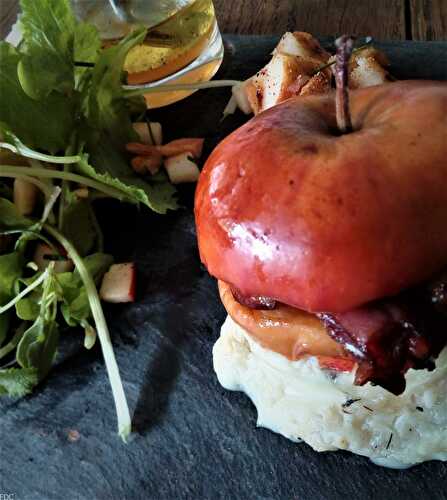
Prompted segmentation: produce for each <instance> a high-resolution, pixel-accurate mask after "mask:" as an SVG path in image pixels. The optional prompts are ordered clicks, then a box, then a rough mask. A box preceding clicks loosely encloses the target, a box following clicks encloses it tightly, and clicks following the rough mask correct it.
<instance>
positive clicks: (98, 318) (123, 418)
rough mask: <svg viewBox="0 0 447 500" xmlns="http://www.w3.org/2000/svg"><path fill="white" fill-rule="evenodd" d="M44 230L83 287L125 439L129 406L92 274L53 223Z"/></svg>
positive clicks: (128, 425)
mask: <svg viewBox="0 0 447 500" xmlns="http://www.w3.org/2000/svg"><path fill="white" fill-rule="evenodd" d="M43 228H44V230H45V231H46V232H47V233H48V234H49V235H51V236H52V237H53V238H54V239H55V240H56V241H57V242H58V243H60V245H62V247H63V248H64V249H65V251H66V252H67V254H68V256H69V257H70V259H71V260H72V261H73V263H74V265H75V267H76V269H77V271H78V273H79V275H80V277H81V279H82V282H83V285H84V287H85V289H86V292H87V295H88V299H89V303H90V309H91V312H92V316H93V319H94V321H95V326H96V331H97V333H98V337H99V341H100V343H101V348H102V352H103V355H104V361H105V364H106V369H107V373H108V375H109V379H110V384H111V387H112V393H113V398H114V401H115V407H116V413H117V417H118V432H119V435H120V436H121V437H122V439H123V440H124V441H126V440H127V437H128V436H129V434H130V432H131V418H130V412H129V407H128V405H127V400H126V395H125V393H124V388H123V383H122V380H121V376H120V373H119V369H118V364H117V362H116V358H115V354H114V352H113V346H112V342H111V340H110V334H109V329H108V327H107V323H106V320H105V317H104V312H103V310H102V306H101V301H100V299H99V295H98V291H97V289H96V286H95V282H94V281H93V278H92V276H91V275H90V273H89V272H88V270H87V268H86V266H85V264H84V261H83V259H82V257H81V256H80V255H79V254H78V252H77V251H76V249H75V247H74V246H73V244H72V243H71V242H70V241H68V240H67V239H66V238H65V237H64V235H63V234H61V233H60V232H59V231H58V230H57V229H55V228H54V227H53V226H50V225H48V224H45V225H44V226H43Z"/></svg>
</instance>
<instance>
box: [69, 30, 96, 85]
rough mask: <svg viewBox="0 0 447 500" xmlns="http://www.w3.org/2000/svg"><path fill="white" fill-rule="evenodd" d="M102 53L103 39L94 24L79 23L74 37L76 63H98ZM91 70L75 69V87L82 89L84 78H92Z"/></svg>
mask: <svg viewBox="0 0 447 500" xmlns="http://www.w3.org/2000/svg"><path fill="white" fill-rule="evenodd" d="M100 51H101V39H100V37H99V33H98V30H97V29H96V27H95V26H94V25H93V24H87V23H79V24H78V25H77V26H76V30H75V35H74V60H75V61H76V62H84V63H92V64H94V63H96V61H97V59H98V56H99V53H100ZM91 74H92V70H91V69H90V68H82V67H76V68H75V87H76V88H80V87H82V83H81V82H82V81H83V78H84V77H88V75H90V76H91Z"/></svg>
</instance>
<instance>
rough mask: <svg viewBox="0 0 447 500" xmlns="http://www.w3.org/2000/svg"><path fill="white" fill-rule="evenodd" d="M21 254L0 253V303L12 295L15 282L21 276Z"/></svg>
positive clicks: (22, 262) (22, 261)
mask: <svg viewBox="0 0 447 500" xmlns="http://www.w3.org/2000/svg"><path fill="white" fill-rule="evenodd" d="M23 264H24V260H23V256H22V255H21V254H20V253H18V252H13V253H9V254H5V255H0V301H1V302H0V305H3V302H5V301H6V300H8V299H10V298H11V297H13V296H14V295H15V294H14V285H15V282H16V280H17V279H18V278H20V276H22V270H23Z"/></svg>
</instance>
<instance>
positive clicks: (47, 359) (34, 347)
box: [16, 314, 59, 380]
mask: <svg viewBox="0 0 447 500" xmlns="http://www.w3.org/2000/svg"><path fill="white" fill-rule="evenodd" d="M58 342H59V327H58V324H57V322H56V321H55V320H48V319H47V318H45V316H44V315H43V314H41V315H39V317H38V318H37V319H36V321H35V322H34V323H33V324H32V325H31V326H30V328H28V330H26V332H25V333H24V334H23V337H22V339H21V340H20V342H19V345H18V346H17V354H16V359H17V362H18V363H19V365H20V366H21V367H22V368H35V369H37V373H38V376H39V380H42V379H43V378H44V377H45V376H46V375H47V374H48V372H49V371H50V369H51V366H52V364H53V361H54V358H55V357H56V350H57V344H58Z"/></svg>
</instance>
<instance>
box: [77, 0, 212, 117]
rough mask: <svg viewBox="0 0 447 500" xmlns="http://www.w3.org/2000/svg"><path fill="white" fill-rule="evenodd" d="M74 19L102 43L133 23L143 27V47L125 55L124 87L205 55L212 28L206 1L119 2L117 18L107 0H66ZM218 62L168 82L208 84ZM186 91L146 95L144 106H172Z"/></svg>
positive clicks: (158, 76) (162, 75) (209, 2)
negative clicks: (96, 34) (86, 23)
mask: <svg viewBox="0 0 447 500" xmlns="http://www.w3.org/2000/svg"><path fill="white" fill-rule="evenodd" d="M72 2H74V6H75V11H76V12H77V14H78V16H79V17H81V18H83V19H86V20H88V21H90V22H93V23H94V24H95V25H96V26H97V27H98V29H99V31H100V33H101V36H102V38H103V41H104V45H105V46H108V45H110V44H113V43H114V42H115V41H116V40H117V39H120V38H121V37H123V36H124V35H126V34H127V33H128V32H129V31H131V30H132V28H133V27H134V26H135V25H137V24H139V25H141V24H143V25H145V26H148V34H147V37H146V39H145V41H144V43H143V44H141V45H138V46H137V47H134V48H133V49H131V51H130V52H129V54H128V56H127V58H126V61H125V64H124V69H125V71H127V73H128V83H129V84H130V85H138V84H143V83H150V82H156V81H158V80H161V79H163V78H165V77H168V76H170V75H173V74H175V73H176V72H177V71H179V70H180V69H182V68H184V67H185V66H187V65H188V64H190V63H191V62H192V61H194V60H195V59H196V58H197V57H198V56H199V55H201V54H202V53H203V52H204V51H206V49H207V47H208V46H209V44H210V41H211V37H212V36H213V34H215V30H216V29H217V25H216V17H215V12H214V6H213V2H212V0H126V1H124V0H121V1H120V2H117V3H118V4H119V5H122V6H123V9H124V11H125V12H124V15H123V16H122V17H119V16H117V14H116V12H114V11H113V9H112V5H111V2H110V1H109V0H72ZM219 65H220V61H212V62H210V63H208V64H206V65H205V66H202V67H200V68H197V69H195V70H192V71H190V72H188V73H187V74H184V75H183V76H181V77H179V78H176V79H173V80H171V81H170V82H169V83H170V84H178V83H197V82H201V81H207V80H210V79H211V78H212V77H213V76H214V74H215V73H216V71H217V69H218V67H219ZM189 94H191V91H181V92H172V91H170V92H159V93H152V94H147V96H146V100H147V102H148V105H149V107H151V108H152V107H160V106H165V105H166V104H170V103H171V102H175V101H177V100H179V99H182V98H183V97H186V96H187V95H189Z"/></svg>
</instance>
